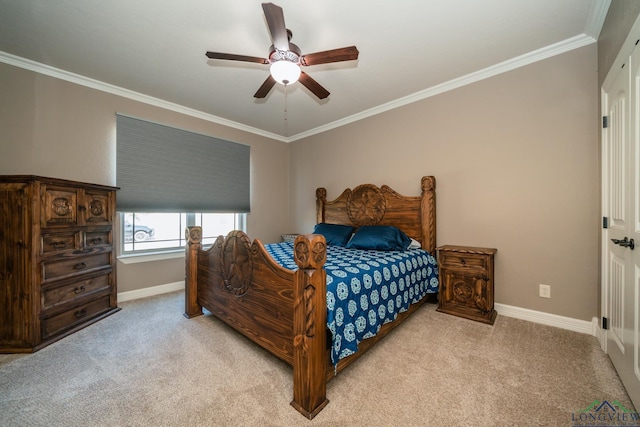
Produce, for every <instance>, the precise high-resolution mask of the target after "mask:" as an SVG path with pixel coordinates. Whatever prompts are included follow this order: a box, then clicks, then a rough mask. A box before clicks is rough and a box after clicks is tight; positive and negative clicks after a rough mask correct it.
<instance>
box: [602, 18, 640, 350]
mask: <svg viewBox="0 0 640 427" xmlns="http://www.w3.org/2000/svg"><path fill="white" fill-rule="evenodd" d="M638 39H640V16H638V17H637V18H636V21H635V23H634V24H633V26H632V27H631V29H630V30H629V34H627V38H626V39H625V41H624V43H623V44H622V47H621V48H620V51H619V52H618V55H617V56H616V59H615V61H614V62H613V63H612V64H611V68H609V70H608V71H607V76H606V77H605V79H604V80H603V82H602V86H600V120H602V117H604V116H606V115H607V98H606V95H605V91H604V88H606V87H609V86H611V84H612V83H613V80H614V79H615V78H616V77H617V75H618V72H619V70H620V69H621V68H622V66H623V65H624V64H626V63H627V61H628V60H629V57H630V56H631V53H632V52H633V49H634V48H635V47H636V41H637V40H638ZM639 46H640V44H639ZM608 148H609V147H608V145H607V144H606V136H605V129H604V128H603V126H602V122H600V193H601V194H600V195H601V200H600V206H601V209H600V214H601V218H603V219H604V217H606V216H607V213H608V200H609V199H608V197H609V193H608V191H607V189H608V187H607V184H608V174H609V170H608V168H607V165H608V163H607V160H608V153H607V150H608ZM600 231H601V232H600V295H599V296H600V317H599V319H598V328H597V332H596V335H597V338H598V341H599V342H600V347H601V348H602V350H603V351H604V352H605V353H607V330H605V329H604V328H603V327H602V319H603V318H605V317H607V318H608V316H609V297H608V295H609V283H608V274H609V267H608V262H607V259H608V249H607V245H608V242H609V231H608V229H606V228H604V227H603V225H602V224H600ZM638 249H640V248H638Z"/></svg>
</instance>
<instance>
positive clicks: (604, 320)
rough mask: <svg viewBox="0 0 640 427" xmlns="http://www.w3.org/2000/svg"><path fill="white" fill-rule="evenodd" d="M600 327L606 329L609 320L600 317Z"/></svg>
mask: <svg viewBox="0 0 640 427" xmlns="http://www.w3.org/2000/svg"><path fill="white" fill-rule="evenodd" d="M602 329H604V330H608V329H609V321H608V320H607V318H606V317H603V318H602Z"/></svg>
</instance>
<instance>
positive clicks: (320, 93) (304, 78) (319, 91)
mask: <svg viewBox="0 0 640 427" xmlns="http://www.w3.org/2000/svg"><path fill="white" fill-rule="evenodd" d="M298 81H299V82H300V83H302V84H303V85H304V87H306V88H307V89H309V90H310V91H311V92H312V93H313V94H314V95H315V96H317V97H318V98H320V99H325V98H326V97H327V96H329V91H328V90H326V89H325V88H323V87H322V86H320V83H318V82H317V81H315V80H313V79H312V78H311V76H310V75H309V74H307V73H305V72H304V71H303V72H301V73H300V78H299V79H298Z"/></svg>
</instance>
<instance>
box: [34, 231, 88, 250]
mask: <svg viewBox="0 0 640 427" xmlns="http://www.w3.org/2000/svg"><path fill="white" fill-rule="evenodd" d="M79 234H80V232H74V231H70V232H68V233H55V234H44V235H42V245H41V250H42V254H43V255H50V254H53V253H56V252H63V251H68V250H76V249H78V248H79V245H78V243H79V242H80V236H79Z"/></svg>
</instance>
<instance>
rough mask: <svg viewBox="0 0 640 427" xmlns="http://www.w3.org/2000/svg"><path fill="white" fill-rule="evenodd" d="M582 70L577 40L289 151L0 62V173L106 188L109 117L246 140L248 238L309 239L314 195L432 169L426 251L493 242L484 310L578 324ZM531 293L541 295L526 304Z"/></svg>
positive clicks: (132, 269)
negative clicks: (490, 302) (497, 308)
mask: <svg viewBox="0 0 640 427" xmlns="http://www.w3.org/2000/svg"><path fill="white" fill-rule="evenodd" d="M596 62H597V57H596V47H595V45H591V46H588V47H584V48H581V49H578V50H575V51H572V52H569V53H566V54H563V55H559V56H556V57H553V58H550V59H548V60H545V61H542V62H539V63H536V64H532V65H529V66H527V67H523V68H520V69H517V70H514V71H511V72H508V73H505V74H502V75H499V76H496V77H493V78H490V79H487V80H485V81H481V82H478V83H475V84H472V85H468V86H465V87H463V88H460V89H457V90H454V91H451V92H448V93H444V94H441V95H438V96H435V97H432V98H429V99H426V100H423V101H421V102H418V103H414V104H411V105H408V106H405V107H403V108H400V109H396V110H393V111H389V112H386V113H384V114H381V115H378V116H375V117H371V118H369V119H366V120H363V121H360V122H357V123H353V124H350V125H347V126H344V127H341V128H339V129H335V130H332V131H329V132H326V133H324V134H321V135H316V136H312V137H309V138H306V139H304V140H301V141H296V142H294V143H292V144H283V143H280V142H277V141H273V140H269V139H267V138H263V137H260V136H256V135H252V134H249V133H246V132H242V131H239V130H235V129H231V128H228V127H224V126H221V125H217V124H214V123H210V122H207V121H204V120H201V119H196V118H193V117H188V116H185V115H182V114H179V113H175V112H171V111H168V110H164V109H161V108H157V107H152V106H149V105H146V104H143V103H140V102H136V101H132V100H129V99H125V98H121V97H118V96H115V95H110V94H106V93H102V92H99V91H96V90H92V89H89V88H86V87H82V86H78V85H75V84H71V83H68V82H64V81H61V80H57V79H54V78H50V77H47V76H43V75H39V74H36V73H32V72H29V71H25V70H22V69H18V68H15V67H12V66H9V65H2V64H0V93H2V94H3V97H4V98H5V99H6V100H10V102H6V101H5V102H3V103H2V104H1V105H0V129H2V132H3V134H2V138H1V139H0V174H38V175H45V176H55V177H59V178H67V179H73V180H80V181H88V182H96V183H101V184H110V185H113V184H115V113H116V112H121V113H124V114H128V115H132V116H136V117H141V118H145V119H148V120H152V121H157V122H160V123H164V124H168V125H171V126H176V127H180V128H183V129H188V130H190V131H194V132H200V133H204V134H208V135H212V136H215V137H218V138H224V139H228V140H231V141H236V142H240V143H244V144H250V145H251V147H252V148H251V156H252V158H251V160H252V181H251V184H252V196H251V200H252V213H251V215H249V218H248V231H249V235H250V236H251V237H252V238H261V239H264V240H265V241H267V242H270V241H277V240H278V236H279V234H280V233H283V232H294V231H297V232H301V231H305V232H306V231H310V230H311V228H312V227H313V223H314V221H315V210H314V209H315V203H314V198H315V188H316V187H318V186H324V187H326V188H327V190H328V194H329V196H330V197H331V196H332V195H333V196H337V192H338V191H342V189H344V188H345V187H347V186H354V185H358V184H361V183H364V182H370V183H375V184H388V185H390V186H392V188H394V189H396V190H397V191H400V192H401V193H404V194H416V193H417V192H418V191H419V188H420V186H419V182H420V177H421V176H422V175H426V174H433V175H435V176H436V177H437V187H438V243H439V244H465V245H478V246H490V247H496V248H498V251H499V252H498V256H497V258H496V301H497V302H498V303H503V304H509V305H514V306H518V307H524V308H530V309H534V310H540V311H544V312H549V313H555V314H560V315H563V316H568V317H573V318H577V319H583V320H591V318H592V317H593V316H594V315H595V314H596V294H597V264H598V245H597V239H598V233H599V231H598V225H599V199H598V196H597V191H595V190H594V189H596V190H597V188H598V185H599V171H598V165H597V158H598V143H597V141H598V127H597V126H598V109H597V72H596ZM350 159H351V160H350ZM310 160H312V161H310ZM287 207H289V208H290V209H287ZM183 272H184V264H183V260H182V259H177V260H170V261H158V262H153V263H141V264H128V265H123V264H121V263H119V265H118V286H119V291H120V292H123V291H128V290H134V289H139V288H142V287H148V286H155V285H159V284H164V283H171V282H175V281H179V280H182V278H183V274H184V273H183ZM539 283H545V284H549V285H551V294H552V298H551V299H549V300H547V299H541V298H539V297H538V296H537V294H538V284H539Z"/></svg>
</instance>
